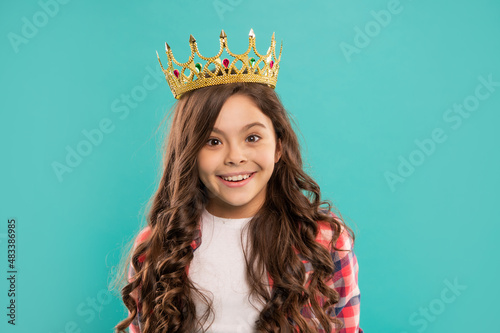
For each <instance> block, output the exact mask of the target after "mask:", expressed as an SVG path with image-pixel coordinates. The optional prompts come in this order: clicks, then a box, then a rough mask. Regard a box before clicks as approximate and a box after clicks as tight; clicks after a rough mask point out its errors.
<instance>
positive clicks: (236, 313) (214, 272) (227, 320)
mask: <svg viewBox="0 0 500 333" xmlns="http://www.w3.org/2000/svg"><path fill="white" fill-rule="evenodd" d="M251 219H252V218H251V217H248V218H241V219H224V218H220V217H217V216H214V215H212V214H210V213H209V212H208V211H207V210H206V209H204V211H203V214H202V218H201V239H202V241H201V245H200V246H199V247H198V248H196V250H195V251H194V257H193V260H192V262H191V264H190V266H189V277H190V279H191V281H192V282H193V283H194V285H195V286H196V287H197V288H198V290H200V291H201V292H202V293H203V294H204V295H205V296H207V297H208V298H209V299H211V300H212V301H213V304H212V309H213V311H214V317H210V318H209V319H208V321H207V323H206V324H205V328H206V327H207V326H208V324H209V323H210V322H211V320H212V319H214V321H213V323H212V326H210V329H209V330H208V332H211V333H223V332H228V333H243V332H253V331H254V323H255V321H256V320H257V318H258V315H259V313H260V311H261V310H262V305H261V303H260V302H257V301H253V302H252V303H250V301H249V299H248V296H249V290H250V287H249V285H248V283H247V281H246V264H245V259H244V255H243V247H242V242H241V240H242V239H241V234H242V231H246V228H245V229H244V227H245V226H246V225H247V224H248V222H249V221H250V220H251ZM243 242H246V232H244V233H243ZM194 301H195V304H196V310H197V314H198V317H200V316H201V314H203V312H204V311H205V309H206V307H205V306H204V304H203V303H202V302H201V301H200V300H199V299H198V298H197V297H195V298H194ZM252 304H253V306H252ZM256 307H257V308H256Z"/></svg>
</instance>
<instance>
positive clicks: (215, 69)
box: [156, 29, 283, 99]
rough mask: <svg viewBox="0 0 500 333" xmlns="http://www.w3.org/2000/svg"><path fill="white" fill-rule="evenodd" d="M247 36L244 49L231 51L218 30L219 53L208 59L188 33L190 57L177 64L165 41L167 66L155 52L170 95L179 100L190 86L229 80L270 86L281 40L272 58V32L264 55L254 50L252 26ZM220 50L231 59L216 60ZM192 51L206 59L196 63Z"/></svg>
mask: <svg viewBox="0 0 500 333" xmlns="http://www.w3.org/2000/svg"><path fill="white" fill-rule="evenodd" d="M248 36H249V43H248V49H247V50H246V52H245V53H242V54H234V53H232V52H231V51H230V50H229V48H228V47H227V36H226V33H225V32H224V30H222V31H221V33H220V50H219V52H218V53H217V54H216V55H215V56H213V57H211V58H206V57H204V56H202V55H201V54H200V52H199V51H198V46H197V45H196V39H194V37H193V35H191V36H190V37H189V46H190V47H191V56H190V57H189V60H188V61H187V62H185V63H180V62H178V61H177V60H175V58H174V56H173V54H172V50H171V48H170V46H169V45H168V44H167V43H165V50H166V52H165V53H166V54H167V56H168V67H167V69H164V68H163V65H162V64H161V60H160V56H159V55H158V52H156V56H157V57H158V61H159V62H160V66H161V69H162V70H163V73H164V74H165V78H166V79H167V82H168V85H169V86H170V90H172V93H173V94H174V97H175V98H176V99H179V98H180V97H181V95H182V94H183V93H185V92H188V91H191V90H194V89H198V88H202V87H208V86H213V85H219V84H226V83H233V82H258V83H265V84H267V85H268V86H270V87H271V88H274V87H275V86H276V81H277V79H278V71H279V68H280V66H279V63H280V59H281V50H282V49H283V42H282V43H281V48H280V54H279V57H276V50H275V45H276V41H275V40H274V33H273V36H272V38H271V46H270V47H269V49H268V50H267V53H266V54H264V55H261V54H259V53H258V52H257V49H256V47H255V34H254V32H253V29H250V33H249V35H248ZM252 49H253V51H254V53H255V58H254V57H253V56H251V55H250V57H249V54H250V51H251V50H252ZM224 50H226V52H227V54H228V55H229V56H230V57H233V59H232V60H229V59H228V58H224V59H223V60H221V59H220V56H221V55H222V52H223V51H224ZM195 54H196V55H198V57H199V58H200V59H202V60H205V61H206V62H205V64H204V65H202V64H201V63H199V62H196V63H195V62H194V56H195ZM172 62H173V63H175V64H176V65H177V66H178V67H179V69H176V68H174V65H173V63H172Z"/></svg>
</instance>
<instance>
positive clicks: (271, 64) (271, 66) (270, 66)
mask: <svg viewBox="0 0 500 333" xmlns="http://www.w3.org/2000/svg"><path fill="white" fill-rule="evenodd" d="M273 65H274V61H272V60H271V62H270V63H269V68H273Z"/></svg>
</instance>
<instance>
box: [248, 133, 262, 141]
mask: <svg viewBox="0 0 500 333" xmlns="http://www.w3.org/2000/svg"><path fill="white" fill-rule="evenodd" d="M248 138H257V139H256V140H255V139H254V140H250V142H257V141H259V139H260V136H258V135H255V134H252V135H250V136H249V137H248Z"/></svg>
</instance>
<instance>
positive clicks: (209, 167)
mask: <svg viewBox="0 0 500 333" xmlns="http://www.w3.org/2000/svg"><path fill="white" fill-rule="evenodd" d="M197 166H198V174H199V175H200V178H202V179H203V178H204V177H206V176H207V174H209V173H213V172H214V171H215V167H216V164H215V160H214V157H213V156H212V155H211V154H207V153H204V152H203V151H202V152H200V153H199V154H198V161H197Z"/></svg>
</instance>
